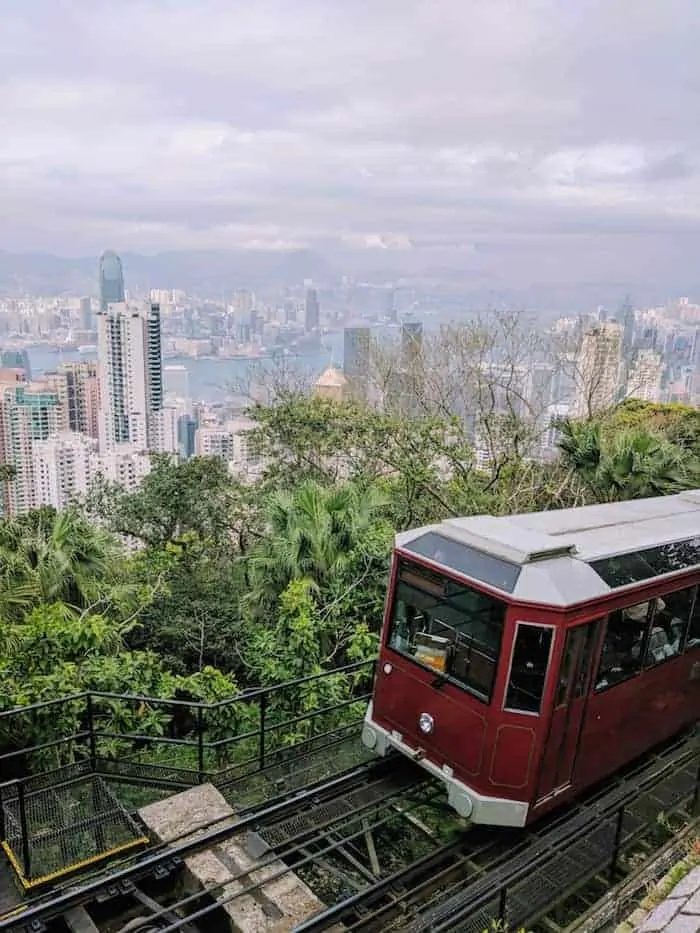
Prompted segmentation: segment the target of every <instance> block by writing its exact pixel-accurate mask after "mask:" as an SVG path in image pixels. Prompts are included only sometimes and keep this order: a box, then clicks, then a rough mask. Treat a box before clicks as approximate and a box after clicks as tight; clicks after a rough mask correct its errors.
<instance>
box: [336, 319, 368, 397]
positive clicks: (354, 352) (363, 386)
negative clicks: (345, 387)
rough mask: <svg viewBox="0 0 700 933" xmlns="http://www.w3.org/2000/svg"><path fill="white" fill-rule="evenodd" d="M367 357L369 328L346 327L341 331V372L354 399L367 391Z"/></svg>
mask: <svg viewBox="0 0 700 933" xmlns="http://www.w3.org/2000/svg"><path fill="white" fill-rule="evenodd" d="M369 356H370V329H369V327H346V328H345V330H344V331H343V372H344V374H345V378H346V379H347V381H348V383H349V386H350V392H351V394H352V395H354V396H356V397H361V396H363V395H364V394H365V393H366V391H367V383H368V381H369Z"/></svg>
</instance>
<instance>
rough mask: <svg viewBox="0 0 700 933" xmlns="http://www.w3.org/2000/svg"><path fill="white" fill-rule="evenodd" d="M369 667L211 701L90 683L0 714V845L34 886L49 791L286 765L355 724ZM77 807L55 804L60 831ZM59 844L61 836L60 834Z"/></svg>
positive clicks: (171, 782)
mask: <svg viewBox="0 0 700 933" xmlns="http://www.w3.org/2000/svg"><path fill="white" fill-rule="evenodd" d="M373 672H374V662H373V661H362V662H357V663H355V664H350V665H347V666H346V667H343V668H337V669H334V670H330V671H323V672H321V673H317V674H312V675H309V676H306V677H301V678H298V679H297V680H293V681H289V682H287V683H283V684H277V685H275V686H272V687H261V688H257V689H252V690H247V691H245V692H243V693H241V694H238V695H236V696H234V697H230V698H226V699H224V700H220V701H218V702H216V703H205V702H202V701H199V700H195V699H189V698H173V699H162V698H159V697H149V696H141V695H136V694H120V693H109V692H103V691H89V692H84V693H78V694H72V695H70V696H67V697H62V698H60V699H55V700H47V701H44V702H41V703H34V704H32V705H31V706H27V707H19V708H16V709H12V710H7V711H5V712H2V713H0V748H2V747H5V748H7V749H8V750H6V751H4V752H2V753H1V754H0V777H7V778H9V780H6V781H4V782H3V783H0V844H1V845H2V848H3V849H4V851H5V853H6V855H7V856H8V857H9V858H10V861H11V862H12V864H13V867H14V868H15V870H16V871H17V873H18V874H19V875H20V877H21V879H22V881H23V883H25V884H31V883H34V882H33V879H35V878H36V877H37V872H39V871H40V870H39V869H38V868H37V858H36V850H37V846H38V845H39V840H42V841H45V840H46V839H50V840H51V839H53V837H54V835H55V834H56V833H58V832H59V830H61V827H60V826H58V825H53V824H51V825H50V822H51V821H50V820H49V821H47V818H46V813H45V812H44V810H45V807H43V809H42V806H43V805H42V806H39V802H40V801H41V800H43V798H44V797H45V796H46V795H47V794H51V795H52V796H53V798H55V797H56V790H57V788H70V787H73V788H77V787H78V786H84V785H86V784H88V783H89V782H90V781H91V780H93V778H95V777H98V778H103V779H108V781H109V782H120V783H122V784H131V785H137V786H139V787H143V786H146V787H149V786H150V787H157V788H164V789H169V790H179V789H184V788H187V787H192V786H195V785H197V784H201V783H204V782H211V783H213V784H215V785H217V786H219V787H226V786H229V785H233V784H236V782H242V781H245V780H246V778H249V777H251V776H253V775H256V774H260V773H261V772H266V771H268V770H271V769H275V768H279V767H280V766H281V767H283V768H284V767H285V766H288V767H289V768H290V769H292V768H293V762H294V761H298V759H299V758H300V757H301V756H304V755H307V754H310V753H311V752H313V751H316V750H318V749H323V748H325V747H327V746H330V745H332V744H334V743H337V742H338V741H340V740H341V739H342V738H343V736H344V735H346V734H350V733H351V732H353V731H355V730H356V727H357V724H358V723H359V721H360V720H361V719H362V717H363V715H364V711H365V708H366V704H367V701H368V699H369V696H370V691H371V684H372V677H373ZM23 737H24V741H23V742H22V738H23ZM27 739H28V741H27ZM13 745H14V747H12V746H13ZM8 746H9V748H8ZM74 806H75V802H74V801H72V800H71V802H70V803H66V804H64V805H63V806H56V808H55V809H56V816H55V820H54V822H55V823H56V821H57V822H58V823H61V822H62V821H63V822H66V826H65V827H63V828H64V829H65V830H66V833H67V832H68V829H69V828H70V818H67V819H66V818H64V816H63V815H62V814H64V813H66V812H68V811H69V810H70V809H71V807H74ZM40 812H41V814H42V815H41V817H39V816H38V815H37V814H38V813H40ZM59 817H60V819H59ZM64 835H65V833H64ZM57 838H58V837H57ZM66 838H67V836H66ZM60 843H61V846H63V847H64V848H65V847H66V845H68V843H66V841H65V840H64V838H63V836H61V839H60ZM42 844H43V842H42ZM71 845H72V843H71ZM71 845H68V848H69V849H71ZM71 851H72V849H71Z"/></svg>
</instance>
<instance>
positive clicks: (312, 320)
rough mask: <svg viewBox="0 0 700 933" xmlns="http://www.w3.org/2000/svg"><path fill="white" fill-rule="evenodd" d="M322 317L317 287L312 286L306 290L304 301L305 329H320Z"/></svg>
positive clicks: (308, 330)
mask: <svg viewBox="0 0 700 933" xmlns="http://www.w3.org/2000/svg"><path fill="white" fill-rule="evenodd" d="M320 317H321V306H320V304H319V301H318V294H317V292H316V289H315V288H310V289H309V290H308V291H307V292H306V301H305V303H304V330H305V331H306V332H307V333H309V332H310V331H312V330H318V325H319V321H320Z"/></svg>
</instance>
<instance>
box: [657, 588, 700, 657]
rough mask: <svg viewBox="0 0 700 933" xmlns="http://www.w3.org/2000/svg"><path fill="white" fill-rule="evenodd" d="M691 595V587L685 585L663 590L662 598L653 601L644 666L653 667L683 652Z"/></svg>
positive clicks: (693, 592) (693, 595)
mask: <svg viewBox="0 0 700 933" xmlns="http://www.w3.org/2000/svg"><path fill="white" fill-rule="evenodd" d="M694 597H695V587H689V588H688V589H685V590H676V591H675V592H674V593H665V594H664V598H663V599H657V600H655V608H654V614H653V617H652V619H651V632H650V634H649V640H648V642H647V649H646V653H645V657H644V666H645V667H654V666H655V665H656V664H661V663H662V662H663V661H665V660H667V659H668V658H674V657H675V656H676V655H677V654H680V653H681V651H683V647H684V645H685V642H686V631H687V629H688V623H689V621H690V613H691V610H692V608H693V599H694Z"/></svg>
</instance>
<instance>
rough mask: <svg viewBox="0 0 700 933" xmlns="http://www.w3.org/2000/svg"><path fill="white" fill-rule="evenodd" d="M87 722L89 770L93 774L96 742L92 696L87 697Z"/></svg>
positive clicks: (95, 764) (95, 763)
mask: <svg viewBox="0 0 700 933" xmlns="http://www.w3.org/2000/svg"><path fill="white" fill-rule="evenodd" d="M87 721H88V732H89V733H90V736H89V739H88V741H89V742H90V770H91V771H92V773H93V774H94V773H95V771H97V740H96V739H95V715H94V710H93V708H92V694H91V693H88V695H87Z"/></svg>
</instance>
